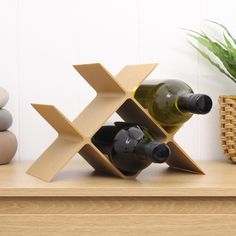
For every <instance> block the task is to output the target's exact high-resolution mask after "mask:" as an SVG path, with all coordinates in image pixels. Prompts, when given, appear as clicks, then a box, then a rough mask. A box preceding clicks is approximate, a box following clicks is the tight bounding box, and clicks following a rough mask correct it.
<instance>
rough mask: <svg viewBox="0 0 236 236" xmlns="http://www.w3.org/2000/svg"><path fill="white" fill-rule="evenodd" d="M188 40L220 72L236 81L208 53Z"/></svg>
mask: <svg viewBox="0 0 236 236" xmlns="http://www.w3.org/2000/svg"><path fill="white" fill-rule="evenodd" d="M188 42H189V43H190V44H191V45H192V46H193V47H194V48H195V49H196V50H197V51H198V52H199V53H200V54H201V55H202V56H203V57H204V58H205V59H207V60H208V61H209V62H210V63H211V64H212V65H213V66H215V67H216V68H217V69H218V70H219V71H220V72H221V73H223V74H225V75H226V76H227V77H228V78H230V79H231V80H232V81H233V82H235V83H236V79H235V78H234V77H232V76H231V75H230V74H228V73H227V72H226V71H225V70H224V69H223V68H222V67H221V66H220V65H219V64H218V63H216V62H214V61H213V60H212V59H211V58H210V56H209V55H208V54H206V53H205V52H204V51H203V50H201V49H200V48H198V47H197V46H195V45H194V44H193V43H192V42H191V41H189V40H188Z"/></svg>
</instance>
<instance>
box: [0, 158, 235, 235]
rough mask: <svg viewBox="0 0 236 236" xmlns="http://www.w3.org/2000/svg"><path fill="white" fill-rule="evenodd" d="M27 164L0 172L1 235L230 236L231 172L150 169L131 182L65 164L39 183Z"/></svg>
mask: <svg viewBox="0 0 236 236" xmlns="http://www.w3.org/2000/svg"><path fill="white" fill-rule="evenodd" d="M31 164H32V162H31V161H13V162H12V163H10V164H9V165H3V166H0V235H4V236H13V235H17V236H28V235H29V236H31V235H36V236H37V235H50V236H61V235H67V236H77V235H83V236H87V235H88V236H90V235H98V236H110V235H114V236H120V235H121V236H122V235H125V236H132V235H137V236H141V235H148V236H156V235H160V236H162V235H163V236H167V235H168V236H178V235H180V236H189V235H214V236H221V235H227V236H231V235H232V236H234V235H236V215H235V214H236V183H235V179H236V167H235V165H233V164H231V163H228V162H226V161H200V164H201V166H203V168H204V169H205V171H206V175H200V174H199V175H192V174H191V173H187V172H182V171H178V170H174V169H168V168H166V167H167V165H166V164H164V165H155V164H153V165H151V166H150V167H148V168H147V169H145V170H144V171H143V172H141V173H140V175H138V176H137V179H130V180H126V179H125V180H124V179H120V178H114V177H109V176H107V175H104V174H103V175H99V174H98V173H95V172H94V171H93V168H92V167H91V166H90V165H89V164H88V163H87V162H86V161H84V160H72V161H71V162H70V163H68V165H67V166H66V167H65V168H64V169H63V170H62V171H61V172H60V173H59V174H58V175H57V176H56V178H55V179H54V181H53V182H50V183H46V182H44V181H42V180H39V179H38V178H35V177H33V176H30V175H27V174H26V173H25V171H26V170H27V169H28V168H29V166H30V165H31Z"/></svg>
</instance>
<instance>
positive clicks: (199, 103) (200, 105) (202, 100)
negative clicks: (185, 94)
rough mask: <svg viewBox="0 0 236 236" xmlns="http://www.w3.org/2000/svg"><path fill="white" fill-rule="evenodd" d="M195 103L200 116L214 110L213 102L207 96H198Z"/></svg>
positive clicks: (194, 100)
mask: <svg viewBox="0 0 236 236" xmlns="http://www.w3.org/2000/svg"><path fill="white" fill-rule="evenodd" d="M193 102H194V103H195V107H196V112H198V114H206V113H208V112H209V111H210V110H211V108H212V100H211V98H210V97H209V96H207V95H199V96H198V95H197V96H196V97H194V99H193Z"/></svg>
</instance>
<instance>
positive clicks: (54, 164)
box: [27, 136, 84, 182]
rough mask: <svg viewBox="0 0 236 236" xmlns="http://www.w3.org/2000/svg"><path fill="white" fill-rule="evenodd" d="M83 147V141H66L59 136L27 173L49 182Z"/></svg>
mask: <svg viewBox="0 0 236 236" xmlns="http://www.w3.org/2000/svg"><path fill="white" fill-rule="evenodd" d="M83 145H84V144H83V142H82V139H79V140H76V139H74V140H73V139H69V138H67V139H65V138H63V137H60V136H59V137H58V138H57V139H56V140H55V141H54V142H53V143H52V144H51V145H50V146H49V147H48V148H47V149H46V150H45V151H44V152H43V153H42V154H41V156H40V157H39V158H38V159H37V160H36V161H35V162H34V163H33V165H32V166H31V167H30V168H29V169H28V170H27V173H28V174H30V175H32V176H34V177H37V178H39V179H41V180H44V181H47V182H49V181H51V180H52V179H53V178H54V177H55V175H56V174H57V173H58V172H59V171H60V170H61V169H62V168H63V167H64V166H65V165H66V164H67V163H68V162H69V161H70V160H71V159H72V158H73V157H74V156H75V155H76V153H77V152H78V151H79V150H80V149H81V148H82V147H83Z"/></svg>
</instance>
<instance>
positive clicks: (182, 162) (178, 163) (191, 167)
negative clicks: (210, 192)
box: [167, 141, 205, 174]
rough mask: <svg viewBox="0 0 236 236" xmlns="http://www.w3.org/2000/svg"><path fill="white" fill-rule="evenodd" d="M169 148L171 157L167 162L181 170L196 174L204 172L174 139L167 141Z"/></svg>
mask: <svg viewBox="0 0 236 236" xmlns="http://www.w3.org/2000/svg"><path fill="white" fill-rule="evenodd" d="M168 146H169V147H170V150H171V157H170V159H169V160H168V161H167V164H168V165H169V166H170V167H172V168H176V169H179V170H183V171H188V172H192V173H197V174H205V173H204V172H203V170H202V169H201V168H200V167H199V166H198V165H197V163H196V162H195V161H193V160H192V159H191V157H190V156H189V155H188V154H187V153H186V152H185V151H184V150H183V149H182V148H181V147H180V146H179V145H178V144H177V143H176V142H174V141H171V142H168Z"/></svg>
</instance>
